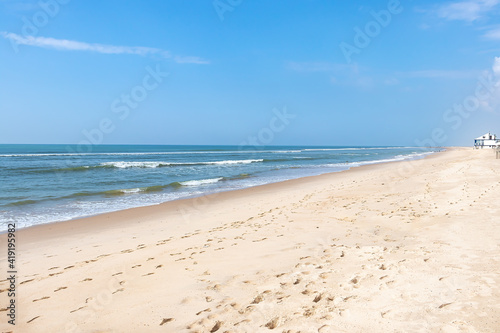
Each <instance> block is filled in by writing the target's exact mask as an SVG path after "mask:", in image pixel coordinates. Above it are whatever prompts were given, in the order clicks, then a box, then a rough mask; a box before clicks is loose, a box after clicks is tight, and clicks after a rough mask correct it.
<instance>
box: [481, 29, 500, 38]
mask: <svg viewBox="0 0 500 333" xmlns="http://www.w3.org/2000/svg"><path fill="white" fill-rule="evenodd" d="M483 37H484V38H485V39H489V40H500V27H498V28H494V29H490V30H488V31H486V32H485V33H484V34H483Z"/></svg>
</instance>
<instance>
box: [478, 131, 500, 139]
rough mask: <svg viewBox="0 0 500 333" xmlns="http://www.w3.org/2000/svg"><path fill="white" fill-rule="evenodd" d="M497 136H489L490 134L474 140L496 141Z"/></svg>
mask: <svg viewBox="0 0 500 333" xmlns="http://www.w3.org/2000/svg"><path fill="white" fill-rule="evenodd" d="M496 138H497V136H496V135H495V134H491V133H490V132H488V133H486V134H484V135H482V136H480V137H479V138H476V140H496Z"/></svg>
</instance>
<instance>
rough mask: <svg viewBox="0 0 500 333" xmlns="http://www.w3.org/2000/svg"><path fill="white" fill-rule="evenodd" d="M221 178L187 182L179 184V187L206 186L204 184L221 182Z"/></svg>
mask: <svg viewBox="0 0 500 333" xmlns="http://www.w3.org/2000/svg"><path fill="white" fill-rule="evenodd" d="M222 179H224V178H222V177H219V178H210V179H201V180H188V181H185V182H180V184H181V185H183V186H200V185H206V184H215V183H217V182H219V181H221V180H222Z"/></svg>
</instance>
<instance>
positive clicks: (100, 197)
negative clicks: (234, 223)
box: [0, 145, 437, 229]
mask: <svg viewBox="0 0 500 333" xmlns="http://www.w3.org/2000/svg"><path fill="white" fill-rule="evenodd" d="M86 148H87V150H85V151H82V147H79V146H76V145H0V186H1V192H0V221H2V222H4V223H3V224H2V225H5V223H6V222H16V223H17V225H18V227H27V226H31V225H36V224H41V223H47V222H54V221H62V220H68V219H73V218H78V217H83V216H88V215H95V214H99V213H104V212H110V211H115V210H120V209H126V208H131V207H138V206H145V205H152V204H158V203H161V202H165V201H170V200H175V199H179V198H186V197H192V196H199V195H202V194H206V193H213V192H219V191H227V190H233V189H240V188H246V187H251V186H256V185H262V184H267V183H272V182H278V181H283V180H287V179H293V178H299V177H304V176H311V175H319V174H323V173H327V172H336V171H342V170H346V169H348V168H351V167H356V166H360V165H364V164H371V163H381V162H388V161H398V160H407V159H415V158H421V157H423V156H425V155H427V154H429V153H432V152H435V151H437V149H427V148H420V147H299V146H282V147H281V146H280V147H265V148H263V147H254V149H252V147H244V148H242V147H238V146H157V145H154V146H143V145H141V146H138V145H96V146H91V147H86ZM4 229H5V228H4Z"/></svg>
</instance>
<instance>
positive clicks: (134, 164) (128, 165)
mask: <svg viewBox="0 0 500 333" xmlns="http://www.w3.org/2000/svg"><path fill="white" fill-rule="evenodd" d="M263 161H264V160H263V159H258V160H226V161H210V162H184V163H174V162H172V163H170V162H125V161H120V162H104V163H101V164H100V165H101V166H107V167H115V168H120V169H125V168H158V167H162V166H176V165H179V166H181V165H232V164H250V163H258V162H263Z"/></svg>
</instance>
